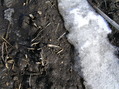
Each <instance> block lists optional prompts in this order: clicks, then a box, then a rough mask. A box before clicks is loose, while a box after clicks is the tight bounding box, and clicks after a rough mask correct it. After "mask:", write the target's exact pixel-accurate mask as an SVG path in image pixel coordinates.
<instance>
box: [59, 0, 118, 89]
mask: <svg viewBox="0 0 119 89" xmlns="http://www.w3.org/2000/svg"><path fill="white" fill-rule="evenodd" d="M58 5H59V10H60V13H61V14H62V16H63V18H64V21H65V27H66V29H67V30H68V31H69V34H68V36H67V38H68V40H69V42H70V43H72V44H73V45H74V46H75V49H76V50H77V51H78V53H79V55H78V57H79V58H80V59H77V62H78V63H79V65H80V66H81V68H82V69H81V71H82V73H83V77H84V80H85V83H84V84H85V86H86V89H119V59H118V58H116V56H115V55H114V52H115V51H116V48H115V47H113V46H112V45H111V44H110V43H109V42H108V39H107V35H108V34H109V33H110V32H111V30H110V28H109V27H108V24H107V23H106V21H105V20H104V19H103V18H102V17H101V16H100V15H98V14H97V13H96V12H95V11H94V10H93V9H92V7H91V6H90V5H89V4H88V2H87V0H58ZM80 66H78V65H76V67H80Z"/></svg>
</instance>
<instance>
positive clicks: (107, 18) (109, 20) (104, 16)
mask: <svg viewBox="0 0 119 89" xmlns="http://www.w3.org/2000/svg"><path fill="white" fill-rule="evenodd" d="M87 1H88V3H89V4H90V5H91V6H92V7H93V8H94V9H95V10H96V11H97V12H98V13H99V14H100V15H101V16H102V17H103V18H104V19H105V20H107V22H109V23H110V24H111V25H112V26H114V27H115V28H116V29H117V30H119V25H118V24H117V23H116V22H115V21H114V20H112V19H111V18H110V17H108V16H107V15H106V14H105V13H104V12H102V11H101V10H100V9H99V8H98V7H96V6H95V5H94V4H93V3H92V0H87Z"/></svg>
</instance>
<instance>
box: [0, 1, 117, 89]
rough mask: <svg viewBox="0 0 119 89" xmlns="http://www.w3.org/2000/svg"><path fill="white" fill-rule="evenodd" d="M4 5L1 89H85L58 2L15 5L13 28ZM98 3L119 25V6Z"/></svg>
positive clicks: (1, 5)
mask: <svg viewBox="0 0 119 89" xmlns="http://www.w3.org/2000/svg"><path fill="white" fill-rule="evenodd" d="M4 1H5V0H1V3H0V22H1V23H0V51H1V52H0V57H1V58H0V89H85V87H84V85H83V79H82V78H81V77H80V76H79V74H78V73H77V71H75V70H74V62H75V60H74V54H73V51H74V48H73V46H72V45H71V44H69V43H68V41H67V38H66V34H67V33H68V32H67V31H66V29H65V28H64V24H63V20H62V17H61V15H60V14H59V11H58V7H57V0H16V1H15V2H12V4H10V8H14V11H15V12H14V13H13V16H12V18H13V24H10V23H9V21H8V20H6V19H4V14H5V13H4V11H5V10H7V9H8V5H7V4H5V2H4ZM11 1H14V0H11ZM27 1H28V3H26V4H23V3H25V2H27ZM99 1H100V2H99V3H100V8H101V9H102V10H103V11H104V12H105V13H106V14H107V15H109V16H110V17H111V18H112V19H114V20H115V21H116V22H117V23H119V18H118V16H119V13H118V12H119V5H118V3H119V2H116V1H114V0H99ZM104 1H105V4H104ZM115 3H116V4H115ZM115 5H116V6H115ZM112 28H113V27H112ZM115 33H117V32H115ZM113 37H114V35H111V38H113ZM111 42H112V39H111ZM116 42H117V41H116Z"/></svg>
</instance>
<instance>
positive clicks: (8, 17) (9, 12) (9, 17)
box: [4, 8, 14, 24]
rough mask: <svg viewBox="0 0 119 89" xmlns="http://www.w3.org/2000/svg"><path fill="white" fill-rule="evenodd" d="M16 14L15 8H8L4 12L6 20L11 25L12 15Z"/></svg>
mask: <svg viewBox="0 0 119 89" xmlns="http://www.w3.org/2000/svg"><path fill="white" fill-rule="evenodd" d="M13 13H14V9H13V8H8V9H6V10H5V11H4V19H6V20H8V21H9V23H10V24H13V19H12V14H13Z"/></svg>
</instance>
